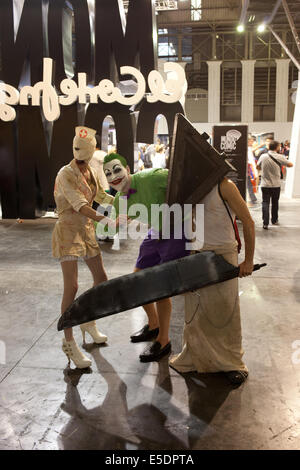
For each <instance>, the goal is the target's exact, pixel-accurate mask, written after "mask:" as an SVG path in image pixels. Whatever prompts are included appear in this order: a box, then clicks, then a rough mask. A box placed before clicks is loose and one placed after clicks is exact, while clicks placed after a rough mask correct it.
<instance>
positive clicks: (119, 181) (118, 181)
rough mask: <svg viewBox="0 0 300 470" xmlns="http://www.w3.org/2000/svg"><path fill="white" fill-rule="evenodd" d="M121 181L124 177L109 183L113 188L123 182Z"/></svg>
mask: <svg viewBox="0 0 300 470" xmlns="http://www.w3.org/2000/svg"><path fill="white" fill-rule="evenodd" d="M123 179H124V176H123V178H118V179H116V180H113V181H112V182H111V184H113V185H114V186H117V185H118V184H120V183H121V181H123Z"/></svg>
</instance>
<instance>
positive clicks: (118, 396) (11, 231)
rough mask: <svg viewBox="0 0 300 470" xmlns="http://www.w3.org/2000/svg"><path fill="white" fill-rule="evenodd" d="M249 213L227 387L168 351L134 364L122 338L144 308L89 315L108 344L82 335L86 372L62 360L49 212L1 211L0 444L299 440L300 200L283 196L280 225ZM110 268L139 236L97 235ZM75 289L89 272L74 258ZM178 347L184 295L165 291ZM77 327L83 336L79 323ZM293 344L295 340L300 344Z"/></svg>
mask: <svg viewBox="0 0 300 470" xmlns="http://www.w3.org/2000/svg"><path fill="white" fill-rule="evenodd" d="M250 210H251V213H252V215H253V217H254V219H255V221H256V222H257V227H256V234H257V249H256V257H255V261H256V262H267V263H268V266H267V267H266V268H264V269H262V270H261V271H259V272H257V273H255V274H254V275H253V276H252V277H251V278H247V279H243V280H241V281H240V299H241V309H242V325H243V338H244V349H245V361H246V363H247V365H248V367H249V369H250V375H249V378H248V380H247V382H246V383H245V384H243V385H242V386H241V387H239V388H237V389H234V388H232V387H231V386H230V385H229V384H228V383H227V381H226V379H225V378H224V376H223V375H222V374H212V375H197V374H188V375H186V376H185V377H184V376H182V375H179V374H177V373H176V372H175V371H174V370H172V369H170V368H169V367H168V361H167V359H163V360H162V361H160V362H159V363H150V364H149V363H148V364H145V363H144V364H143V363H140V362H139V360H138V355H139V353H140V352H141V351H142V350H143V349H144V347H145V343H139V344H132V343H130V342H129V336H130V334H131V333H132V332H133V331H136V330H138V329H139V328H140V327H142V326H143V325H144V323H145V315H144V313H143V310H142V308H136V309H134V310H132V311H128V312H125V313H121V314H119V315H115V316H111V317H107V318H105V319H103V320H101V321H99V322H98V324H99V327H100V329H101V331H103V332H104V333H105V334H107V335H108V338H109V340H108V344H107V346H102V347H97V346H94V345H93V344H92V343H91V344H88V345H87V352H86V354H87V355H88V356H89V357H90V358H91V359H92V367H91V370H90V371H88V372H89V373H86V372H84V373H82V372H81V373H80V372H79V371H78V370H76V369H69V368H68V367H67V360H66V357H65V355H64V354H63V353H62V351H61V349H60V345H61V338H62V333H58V332H57V329H56V324H57V319H58V316H59V311H60V302H61V294H62V276H61V272H60V266H59V264H58V263H57V262H56V261H55V260H53V259H52V258H51V232H52V229H53V224H54V223H55V221H54V220H51V219H36V220H35V221H24V222H23V223H21V224H20V223H17V222H16V221H15V220H11V221H10V220H1V221H0V235H1V236H0V449H53V450H55V449H128V450H129V449H151V450H155V449H156V450H161V449H181V450H183V449H299V447H300V320H299V317H300V200H293V201H290V200H287V199H285V198H284V197H282V199H281V207H280V223H281V225H280V226H276V227H273V226H271V227H270V229H269V230H268V231H266V230H263V228H262V222H261V205H260V204H258V205H257V206H255V207H253V208H251V209H250ZM101 248H102V252H103V258H104V264H105V267H106V270H107V273H108V275H109V277H110V278H112V277H116V276H119V275H122V274H125V273H129V272H131V271H132V269H133V266H134V262H135V259H136V256H137V253H138V242H134V241H126V242H123V243H122V245H121V249H120V250H113V249H112V246H111V244H107V243H101ZM79 284H80V293H81V292H83V291H85V290H86V289H87V288H89V287H91V277H90V274H89V271H88V270H87V268H86V266H85V264H84V263H83V262H80V263H79ZM173 309H174V311H173V316H172V324H171V340H172V346H173V352H175V353H176V352H179V351H180V346H181V332H182V327H183V318H184V315H183V299H182V298H181V297H176V298H174V299H173ZM75 336H76V338H77V340H78V343H79V344H80V345H81V335H80V331H79V328H75ZM297 348H298V349H297Z"/></svg>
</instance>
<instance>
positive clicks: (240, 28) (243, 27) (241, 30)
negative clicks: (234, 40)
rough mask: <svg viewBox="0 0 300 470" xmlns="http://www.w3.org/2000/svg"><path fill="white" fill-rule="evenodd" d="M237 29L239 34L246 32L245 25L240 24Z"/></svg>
mask: <svg viewBox="0 0 300 470" xmlns="http://www.w3.org/2000/svg"><path fill="white" fill-rule="evenodd" d="M236 29H237V31H238V32H239V33H243V32H244V31H245V26H244V25H243V24H239V25H238V27H237V28H236Z"/></svg>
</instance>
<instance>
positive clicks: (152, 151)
mask: <svg viewBox="0 0 300 470" xmlns="http://www.w3.org/2000/svg"><path fill="white" fill-rule="evenodd" d="M138 155H139V156H138V171H141V170H146V169H148V168H166V167H167V162H168V157H169V147H168V146H165V145H164V144H162V143H161V142H160V140H159V139H157V143H156V144H150V145H148V144H145V145H140V147H139V154H138Z"/></svg>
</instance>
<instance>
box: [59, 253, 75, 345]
mask: <svg viewBox="0 0 300 470" xmlns="http://www.w3.org/2000/svg"><path fill="white" fill-rule="evenodd" d="M61 269H62V273H63V280H64V293H63V298H62V302H61V313H62V314H63V313H64V312H65V311H66V310H67V308H68V307H69V306H70V305H71V303H72V302H73V300H74V299H75V296H76V293H77V290H78V266H77V261H63V262H62V263H61ZM64 333H65V338H66V341H72V339H73V330H72V328H66V329H65V330H64Z"/></svg>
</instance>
